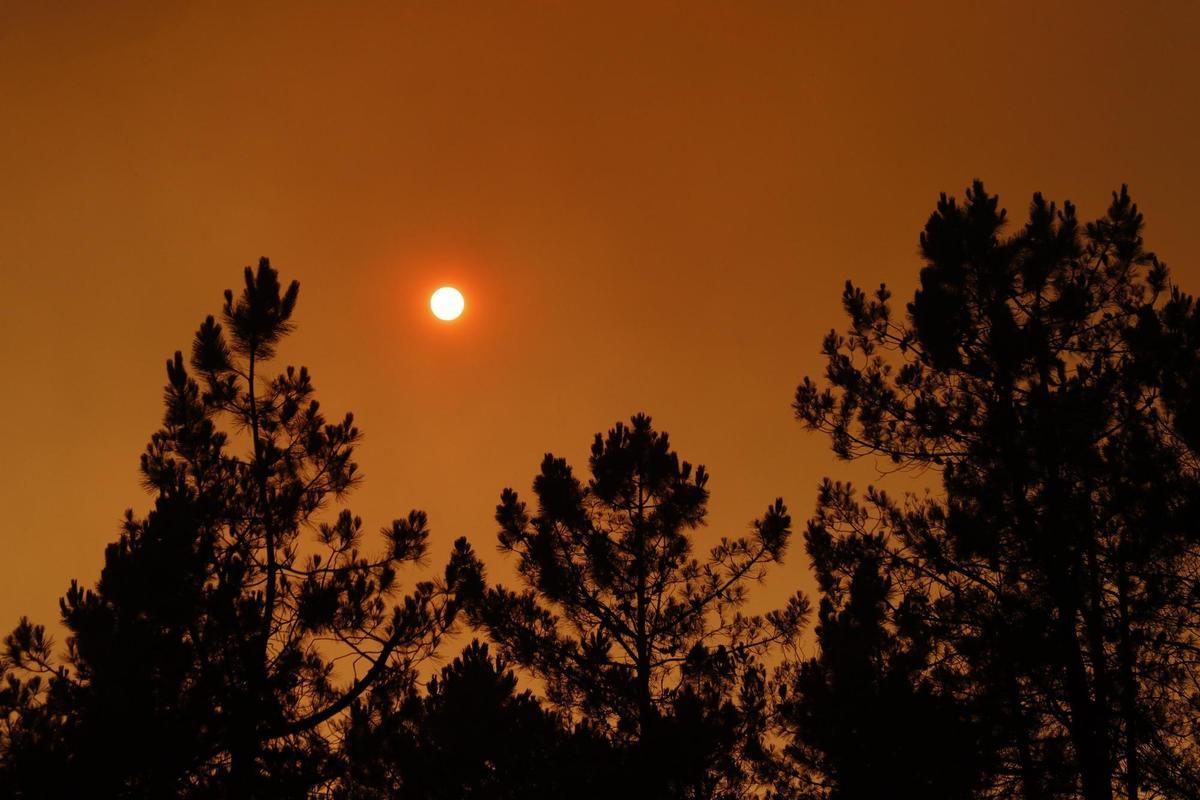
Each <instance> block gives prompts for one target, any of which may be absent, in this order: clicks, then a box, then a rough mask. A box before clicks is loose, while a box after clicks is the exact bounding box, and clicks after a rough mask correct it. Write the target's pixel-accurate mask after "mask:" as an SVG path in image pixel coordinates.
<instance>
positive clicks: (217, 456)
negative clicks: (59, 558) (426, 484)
mask: <svg viewBox="0 0 1200 800" xmlns="http://www.w3.org/2000/svg"><path fill="white" fill-rule="evenodd" d="M298 294H299V284H297V283H295V282H293V283H292V284H291V285H289V286H288V287H286V288H284V287H283V286H281V285H280V283H279V279H278V275H277V273H276V272H275V270H274V269H272V268H271V266H270V264H269V263H268V262H267V260H266V259H263V260H262V261H261V262H260V264H259V266H258V269H257V270H253V269H250V268H249V267H247V268H246V271H245V285H244V288H243V290H242V292H241V294H240V295H238V296H236V297H235V295H234V294H233V292H231V291H227V292H226V293H225V305H224V311H223V314H222V322H220V323H218V322H217V321H216V320H214V318H213V317H209V318H208V319H206V320H205V321H204V323H203V324H202V325H201V326H200V328H199V330H198V331H197V333H196V338H195V342H194V344H193V348H192V354H191V359H190V367H191V370H190V371H189V369H188V367H187V366H186V365H185V362H184V358H183V355H182V354H181V353H176V354H175V357H174V358H173V359H171V360H170V361H168V362H167V376H168V383H167V387H166V393H165V406H166V412H165V415H164V420H163V426H162V428H161V429H159V431H158V432H156V433H155V434H154V435H153V437H152V438H151V441H150V444H149V446H148V447H147V449H146V452H145V454H144V455H143V456H142V462H141V469H142V475H143V479H144V481H145V484H146V486H147V487H148V488H149V489H150V490H151V491H152V492H154V494H155V496H156V499H155V507H154V510H153V511H151V512H150V513H149V514H148V515H147V516H146V517H145V518H139V517H137V516H135V515H134V514H133V513H132V512H128V513H127V514H126V518H125V523H124V530H123V532H122V534H121V537H120V540H119V541H118V542H116V543H115V544H113V545H110V546H109V548H108V550H107V552H106V554H105V564H104V568H103V571H102V573H101V577H100V581H99V583H97V584H96V586H95V588H94V589H84V588H82V587H81V586H80V585H79V584H78V583H74V582H73V583H72V585H71V588H70V590H69V591H68V592H67V594H66V596H65V597H64V598H63V600H62V603H61V605H62V614H63V622H64V624H65V625H66V628H67V630H68V631H69V634H70V638H69V639H68V649H67V652H66V655H65V658H64V660H63V662H62V663H61V664H56V663H53V662H52V653H51V650H52V648H51V646H50V643H49V642H48V641H47V640H46V637H45V634H44V630H43V629H42V628H40V627H37V626H33V625H30V624H29V623H28V622H26V621H24V620H23V621H22V623H21V625H20V626H19V627H18V628H17V630H16V631H14V632H13V634H12V635H10V636H9V637H8V639H7V641H6V645H7V653H8V660H9V664H10V666H11V668H12V674H11V675H10V677H9V678H8V680H9V682H10V683H9V689H8V693H7V694H6V695H5V697H4V698H3V699H4V701H5V708H6V709H7V710H9V711H10V718H11V717H14V716H15V719H16V723H15V729H13V730H14V731H15V732H13V733H10V734H8V735H7V736H6V737H5V738H6V740H7V741H6V742H5V745H6V748H5V762H6V764H5V768H4V776H5V780H9V781H12V782H17V783H20V784H21V785H19V786H14V787H13V791H14V793H16V794H17V796H25V797H40V796H58V795H60V794H61V795H67V794H71V795H77V794H93V795H96V796H104V797H174V796H197V797H211V796H217V797H236V798H267V797H272V798H274V797H288V796H302V795H303V794H304V793H305V792H306V791H307V790H308V789H309V787H312V786H314V785H317V784H319V783H321V782H324V781H327V780H329V779H330V777H331V775H332V774H333V773H332V770H333V769H334V768H335V767H336V764H335V763H334V759H333V753H332V751H331V746H330V743H329V731H330V728H331V726H332V724H333V723H335V722H336V721H337V720H339V719H341V718H343V717H344V716H345V715H346V713H347V711H348V709H349V708H350V706H351V704H352V703H353V702H354V701H355V700H356V699H357V698H359V697H361V696H362V695H363V694H364V693H365V692H367V691H368V690H369V689H370V687H371V686H372V684H374V683H375V682H376V681H377V680H378V679H379V678H380V677H382V675H383V674H384V673H385V672H387V671H388V670H389V669H395V668H397V665H399V666H400V667H401V668H403V667H406V666H408V665H411V664H413V663H415V662H418V661H420V660H421V659H422V658H423V657H425V656H426V655H428V654H429V653H430V651H431V650H432V648H433V647H434V646H435V645H436V644H437V642H438V640H439V638H440V636H441V635H442V634H443V633H444V632H445V631H446V629H447V627H448V626H449V624H450V622H451V621H452V617H453V611H454V608H453V605H452V603H450V601H449V596H448V594H447V592H446V591H445V589H444V587H440V586H439V584H438V583H435V582H433V581H425V582H421V583H418V584H417V585H416V587H415V589H414V590H413V591H412V593H411V594H409V595H407V596H405V597H404V598H403V599H402V600H401V602H400V603H399V604H394V603H393V600H392V598H393V597H394V595H395V594H396V592H397V584H396V575H397V571H398V570H399V569H400V568H401V567H402V566H404V565H406V564H415V563H417V562H419V561H420V560H421V559H422V557H423V556H424V554H425V552H426V550H427V544H426V543H427V538H428V528H427V524H426V518H425V515H424V514H423V513H421V512H419V511H414V512H411V513H410V514H409V515H408V516H407V517H406V518H404V519H401V520H397V521H396V522H394V523H392V525H391V526H389V527H388V528H386V529H385V530H384V531H383V534H382V536H381V537H380V540H381V544H382V547H380V548H379V550H380V552H379V553H378V554H377V555H372V556H368V555H366V554H365V553H364V545H365V544H366V542H365V541H364V540H365V537H364V533H363V526H362V522H361V520H360V519H359V518H357V517H355V516H353V515H352V514H351V513H350V512H349V511H348V510H345V509H343V510H341V511H340V512H338V513H337V514H336V515H331V514H330V513H329V508H328V507H329V506H330V504H331V503H332V502H335V501H339V500H340V499H341V498H342V497H343V496H344V495H345V494H346V493H347V492H349V491H351V490H352V489H353V488H354V486H355V485H356V484H357V483H358V481H359V473H358V471H357V468H356V466H355V463H354V461H353V452H354V447H355V445H356V444H357V443H358V442H359V440H360V437H361V435H360V433H359V431H358V428H357V427H355V425H354V420H353V417H352V416H351V415H349V414H347V415H346V416H345V417H344V418H343V419H342V420H340V421H337V422H329V421H327V420H326V418H325V416H324V415H323V413H322V412H321V410H320V406H319V404H318V402H317V400H316V399H315V397H314V387H313V384H312V380H311V378H310V376H309V374H308V371H307V370H306V369H304V368H300V369H295V368H293V367H288V368H286V370H284V371H283V372H282V373H280V374H278V375H275V376H273V377H270V378H268V377H266V376H265V375H264V367H265V364H266V362H267V361H268V360H269V359H270V358H271V357H272V356H273V355H274V353H275V348H276V346H277V345H278V343H279V342H280V341H281V340H282V339H283V338H284V336H286V335H287V334H288V333H289V332H290V331H291V330H292V321H291V318H292V313H293V310H294V308H295V305H296V299H297V297H298ZM239 444H241V445H243V446H242V447H240V448H239V447H238V446H237V445H239ZM314 534H315V535H314ZM339 656H349V657H350V658H351V659H352V660H354V661H356V662H359V664H358V668H357V669H355V670H354V672H353V674H354V675H355V676H357V677H355V678H353V679H339V678H338V675H339V673H338V672H335V670H334V662H333V661H332V659H333V658H335V657H339ZM342 660H343V661H345V660H346V659H345V658H342ZM29 671H33V672H45V673H48V680H44V681H41V682H39V683H37V684H34V683H32V682H28V681H23V680H22V678H21V677H20V674H19V673H21V672H29ZM340 674H350V673H349V671H348V670H344V671H342V672H341V673H340ZM26 754H28V755H26ZM27 758H33V759H34V760H35V762H36V763H39V764H42V765H43V766H39V767H37V768H31V767H29V766H28V764H29V763H30V762H28V761H27V760H26V759H27ZM39 772H40V773H41V774H40V775H39V774H36V773H39ZM39 782H45V784H44V785H43V784H42V783H39Z"/></svg>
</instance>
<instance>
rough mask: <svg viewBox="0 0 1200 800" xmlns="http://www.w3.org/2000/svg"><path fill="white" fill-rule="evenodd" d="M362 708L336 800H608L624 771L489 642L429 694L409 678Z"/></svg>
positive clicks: (601, 743)
mask: <svg viewBox="0 0 1200 800" xmlns="http://www.w3.org/2000/svg"><path fill="white" fill-rule="evenodd" d="M397 677H398V678H399V680H397V681H396V682H395V683H394V684H393V683H384V684H381V686H380V687H378V688H377V689H376V690H375V691H373V692H372V693H371V694H370V696H369V698H368V699H367V700H366V701H365V702H363V703H360V704H356V706H355V708H354V710H353V712H352V713H351V715H350V718H349V720H348V722H347V725H346V728H345V730H344V745H343V748H342V752H341V756H342V758H343V762H344V768H345V778H344V780H343V781H342V782H341V784H340V788H339V791H338V792H337V794H336V796H337V797H344V798H347V800H350V799H351V798H353V799H355V800H357V799H359V798H363V799H365V798H391V797H404V798H413V800H443V799H444V800H458V798H464V797H481V798H482V797H486V798H497V800H503V798H514V800H515V799H516V798H529V799H530V800H535V799H536V798H547V800H549V799H550V798H561V797H566V796H571V797H580V798H590V797H595V798H606V797H611V796H612V793H611V790H612V789H613V788H614V778H613V776H614V772H613V769H614V768H615V767H618V766H619V764H618V763H616V761H615V755H614V754H613V753H612V752H611V751H610V749H609V748H608V745H607V742H606V741H605V740H604V739H603V738H601V737H599V736H597V735H595V734H593V733H591V732H590V731H589V730H588V729H587V728H586V727H580V728H578V729H575V730H571V729H569V728H568V726H567V725H565V724H564V720H561V719H559V718H558V717H557V716H555V715H553V714H551V713H548V712H547V711H545V710H543V709H542V707H541V705H540V703H539V702H538V701H537V700H536V699H535V698H534V697H533V695H532V693H531V692H530V691H528V690H525V691H520V692H518V691H517V678H516V676H515V675H514V674H513V672H512V671H511V670H509V669H508V666H507V664H506V663H505V662H504V660H503V659H501V658H499V657H495V658H494V657H492V656H491V655H490V653H489V652H488V646H487V645H486V644H480V643H479V642H478V641H473V642H472V643H471V644H469V645H468V646H467V647H466V648H465V649H464V650H463V652H462V655H461V656H459V657H458V658H456V659H454V661H453V663H451V664H449V665H448V666H446V667H444V668H443V669H442V670H441V673H440V675H439V676H437V677H434V678H432V679H431V680H430V681H429V683H428V686H427V688H426V691H425V693H423V694H422V693H420V692H418V691H417V690H416V688H415V687H414V685H413V682H412V681H411V680H409V679H408V677H407V676H403V675H398V676H397Z"/></svg>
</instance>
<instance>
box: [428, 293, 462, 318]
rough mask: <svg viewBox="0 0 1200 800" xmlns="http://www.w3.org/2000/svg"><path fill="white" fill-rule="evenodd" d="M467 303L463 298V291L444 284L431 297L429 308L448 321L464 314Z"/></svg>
mask: <svg viewBox="0 0 1200 800" xmlns="http://www.w3.org/2000/svg"><path fill="white" fill-rule="evenodd" d="M465 305H466V301H465V300H463V295H462V292H460V291H459V290H458V289H455V288H454V287H453V286H443V287H442V288H440V289H438V290H437V291H436V292H434V293H433V296H432V297H430V298H429V308H430V310H432V311H433V315H434V316H435V317H437V318H438V319H440V320H445V321H446V322H449V321H450V320H455V319H458V318H459V317H460V316H461V315H462V312H463V307H464V306H465Z"/></svg>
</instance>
